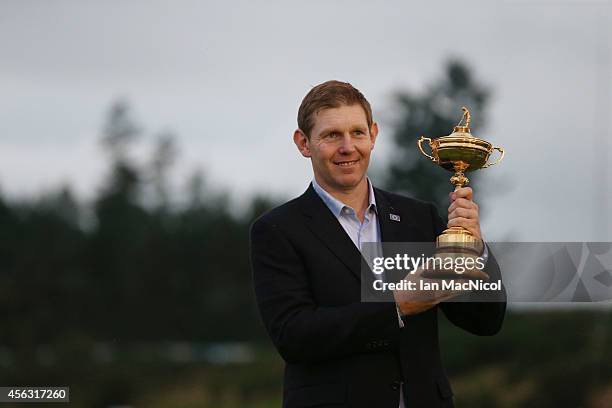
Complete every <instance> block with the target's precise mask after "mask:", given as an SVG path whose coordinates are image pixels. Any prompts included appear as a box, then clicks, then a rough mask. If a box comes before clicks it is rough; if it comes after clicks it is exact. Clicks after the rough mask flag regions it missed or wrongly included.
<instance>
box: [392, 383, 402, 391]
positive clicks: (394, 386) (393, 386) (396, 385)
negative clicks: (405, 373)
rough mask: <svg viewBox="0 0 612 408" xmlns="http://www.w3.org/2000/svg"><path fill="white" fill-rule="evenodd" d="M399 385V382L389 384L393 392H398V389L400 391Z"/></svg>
mask: <svg viewBox="0 0 612 408" xmlns="http://www.w3.org/2000/svg"><path fill="white" fill-rule="evenodd" d="M401 384H402V383H401V382H399V381H393V382H392V383H391V389H392V390H393V391H397V390H399V389H400V385H401Z"/></svg>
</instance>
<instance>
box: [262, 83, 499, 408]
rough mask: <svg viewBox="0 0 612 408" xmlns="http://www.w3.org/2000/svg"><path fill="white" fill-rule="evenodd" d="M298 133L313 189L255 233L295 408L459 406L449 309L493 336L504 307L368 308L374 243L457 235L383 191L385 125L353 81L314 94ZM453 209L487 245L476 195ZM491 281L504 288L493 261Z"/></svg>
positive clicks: (272, 327)
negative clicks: (445, 329)
mask: <svg viewBox="0 0 612 408" xmlns="http://www.w3.org/2000/svg"><path fill="white" fill-rule="evenodd" d="M298 127H299V128H298V129H297V130H296V131H295V132H294V135H293V140H294V142H295V144H296V146H297V148H298V150H299V151H300V153H301V154H302V155H303V156H304V157H307V158H309V159H310V160H311V163H312V168H313V173H314V178H313V181H312V183H311V185H310V186H309V187H308V189H307V190H306V192H305V193H304V194H303V195H302V196H300V197H299V198H296V199H294V200H292V201H289V202H288V203H286V204H284V205H281V206H280V207H277V208H275V209H273V210H272V211H270V212H269V213H267V214H265V215H263V216H262V217H261V218H259V219H258V220H257V221H256V222H255V223H254V224H253V226H252V229H251V262H252V267H253V279H254V285H255V294H256V297H257V303H258V306H259V310H260V313H261V316H262V320H263V322H264V324H265V327H266V329H267V331H268V333H269V335H270V337H271V339H272V341H273V343H274V345H275V346H276V348H277V349H278V351H279V353H280V355H281V356H282V357H283V359H284V360H285V362H286V367H285V374H284V392H283V406H284V407H287V408H293V407H309V406H317V407H327V406H334V407H368V408H372V407H376V408H397V407H403V406H405V407H407V408H417V407H423V408H432V407H452V406H453V403H452V395H453V394H452V391H451V388H450V385H449V383H448V379H447V377H446V374H445V372H444V369H443V368H442V364H441V360H440V354H439V348H438V326H437V310H438V308H440V309H442V310H443V311H444V313H445V314H446V316H447V317H448V318H449V319H450V320H451V321H452V322H453V323H454V324H456V325H457V326H459V327H461V328H463V329H465V330H467V331H469V332H472V333H475V334H478V335H492V334H495V333H496V332H497V331H498V330H499V329H500V327H501V324H502V321H503V316H504V312H505V301H504V299H500V301H499V302H494V303H489V302H486V303H446V302H444V303H440V302H439V300H418V301H417V300H412V299H411V298H410V297H406V296H404V294H403V293H402V292H396V293H395V294H394V297H395V299H396V302H395V303H393V302H386V303H366V302H362V301H361V298H360V293H361V290H360V288H361V281H360V269H361V264H362V260H363V259H362V257H361V254H360V250H361V248H362V243H363V242H384V241H389V242H432V241H434V240H435V237H436V236H437V235H439V234H440V233H441V232H442V230H443V229H444V227H445V226H444V225H443V222H442V220H441V218H440V217H439V216H438V214H437V212H436V210H435V207H434V206H433V205H431V204H428V203H425V202H422V201H418V200H414V199H411V198H407V197H402V196H399V195H396V194H392V193H388V192H385V191H382V190H379V189H376V188H374V187H373V186H372V184H371V183H370V181H369V179H368V178H367V176H366V173H367V169H368V165H369V162H370V154H371V152H372V150H373V148H374V144H375V142H376V137H377V135H378V125H377V124H376V123H375V122H374V121H373V119H372V110H371V107H370V104H369V103H368V101H367V100H366V99H365V97H364V96H363V95H362V94H361V93H360V92H359V91H358V90H357V89H355V88H354V87H352V86H351V85H350V84H348V83H343V82H338V81H328V82H325V83H322V84H320V85H317V86H316V87H314V88H313V89H312V90H311V91H310V92H309V93H308V94H307V95H306V97H305V98H304V100H303V101H302V104H301V106H300V108H299V111H298ZM451 200H452V204H451V205H450V207H449V222H448V226H454V225H456V226H463V227H465V228H467V229H468V230H470V231H471V232H472V233H473V234H474V235H476V236H477V237H481V232H480V224H479V219H478V206H477V205H476V204H475V203H474V202H473V201H472V190H471V189H470V188H462V189H458V190H457V191H455V192H454V193H452V194H451ZM391 215H394V217H391ZM392 218H393V219H392ZM486 272H487V273H488V274H489V275H491V279H492V280H497V279H500V273H499V268H498V266H497V264H496V262H495V260H494V259H493V257H492V255H489V257H488V261H487V266H486ZM398 314H399V316H400V320H399V321H398Z"/></svg>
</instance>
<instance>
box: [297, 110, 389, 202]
mask: <svg viewBox="0 0 612 408" xmlns="http://www.w3.org/2000/svg"><path fill="white" fill-rule="evenodd" d="M314 119H315V120H314V126H313V128H312V130H311V132H310V138H309V139H308V138H306V136H305V135H304V134H303V133H302V132H301V131H300V130H299V129H298V130H296V132H295V133H294V141H295V143H296V145H297V146H298V149H299V150H300V152H301V153H302V155H303V156H305V157H310V158H311V161H312V168H313V170H314V174H315V177H316V180H317V182H318V183H319V184H321V185H322V186H323V187H327V188H328V189H332V190H344V191H347V190H352V189H354V188H355V187H357V186H358V185H359V183H360V182H362V181H363V180H364V176H365V174H366V171H367V170H368V165H369V163H370V153H371V152H372V149H373V148H374V141H375V140H376V136H377V134H378V126H377V125H376V123H374V124H372V127H371V128H368V121H367V118H366V114H365V111H364V110H363V108H362V107H361V105H350V106H347V105H342V106H340V107H338V108H331V109H324V110H321V111H319V112H318V113H317V114H316V115H315V118H314Z"/></svg>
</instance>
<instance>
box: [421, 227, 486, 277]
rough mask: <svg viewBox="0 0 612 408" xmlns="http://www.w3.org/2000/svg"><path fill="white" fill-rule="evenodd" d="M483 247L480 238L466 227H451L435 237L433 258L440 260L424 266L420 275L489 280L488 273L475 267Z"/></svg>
mask: <svg viewBox="0 0 612 408" xmlns="http://www.w3.org/2000/svg"><path fill="white" fill-rule="evenodd" d="M483 248H484V246H483V243H482V240H481V239H479V238H477V237H475V236H474V235H472V233H471V232H469V231H468V230H467V229H465V228H463V227H451V228H449V229H447V230H445V231H444V232H442V234H440V236H438V238H436V252H435V254H434V258H435V259H440V262H434V265H433V267H429V268H425V269H424V270H423V273H422V274H421V276H422V277H424V278H428V279H465V280H489V275H487V274H486V273H485V272H483V271H482V270H481V269H479V268H478V267H477V265H478V262H477V258H479V257H480V256H481V255H482V251H483ZM459 259H461V262H459V261H458V260H459ZM449 265H454V267H452V266H451V267H448V266H449Z"/></svg>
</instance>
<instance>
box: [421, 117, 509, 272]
mask: <svg viewBox="0 0 612 408" xmlns="http://www.w3.org/2000/svg"><path fill="white" fill-rule="evenodd" d="M462 109H463V118H462V119H461V121H460V122H459V124H458V125H457V126H455V128H454V131H453V133H451V134H450V135H448V136H442V137H439V138H435V139H431V138H428V137H424V136H421V138H420V139H419V140H418V141H417V146H418V147H419V150H420V151H421V153H422V154H423V155H424V156H426V157H428V158H429V159H430V160H431V161H432V162H434V163H435V164H437V165H438V166H440V167H442V168H444V169H446V170H448V171H451V172H453V173H454V174H453V176H452V177H451V178H450V181H451V183H452V184H453V185H454V186H455V189H457V188H460V187H463V186H465V185H467V184H468V183H469V181H470V180H469V179H468V178H467V177H466V176H465V173H467V172H470V171H474V170H479V169H486V168H487V167H491V166H493V165H495V164H498V163H499V162H501V161H502V160H503V158H504V154H505V152H504V149H502V148H501V147H497V146H493V145H492V144H491V143H489V142H487V141H486V140H482V139H479V138H477V137H474V136H472V134H471V133H470V111H469V110H468V109H467V108H466V107H463V108H462ZM462 122H464V123H463V124H462ZM423 142H428V144H429V148H430V149H431V154H428V153H427V152H426V151H425V149H424V148H423ZM494 150H497V151H498V152H499V157H498V158H497V160H496V161H495V162H492V163H489V162H488V161H489V158H490V156H491V153H492V152H493V151H494ZM483 249H484V247H483V242H482V240H481V239H480V238H478V237H475V236H474V235H473V234H472V233H471V232H469V231H468V230H467V229H465V228H463V227H450V228H448V229H446V230H444V232H442V234H441V235H439V236H438V237H437V238H436V254H435V256H436V257H440V258H442V259H446V258H452V259H457V258H459V257H462V258H477V257H479V256H480V255H481V254H482V252H483ZM422 276H423V277H425V278H434V279H447V278H460V279H488V278H489V276H488V275H487V274H486V273H484V272H483V271H481V270H479V269H477V268H472V269H469V270H466V271H465V272H463V273H461V274H460V273H458V272H455V271H454V270H446V269H443V268H438V269H429V270H426V271H424V272H423V275H422Z"/></svg>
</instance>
